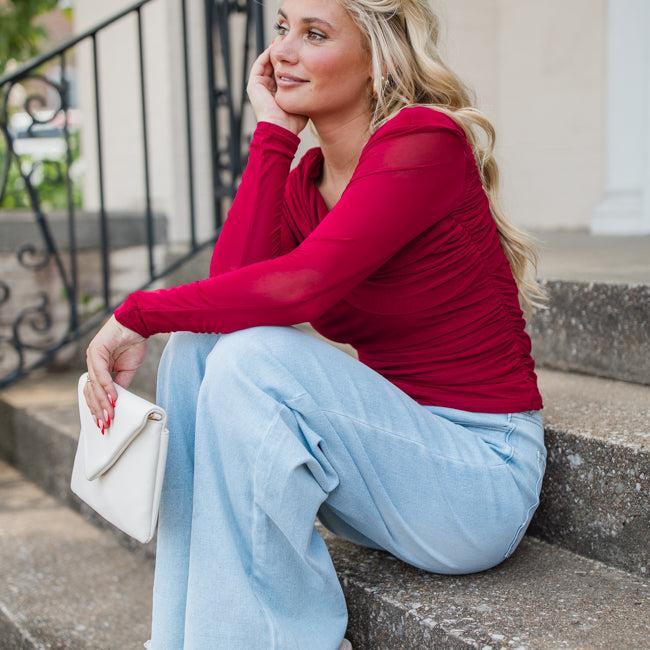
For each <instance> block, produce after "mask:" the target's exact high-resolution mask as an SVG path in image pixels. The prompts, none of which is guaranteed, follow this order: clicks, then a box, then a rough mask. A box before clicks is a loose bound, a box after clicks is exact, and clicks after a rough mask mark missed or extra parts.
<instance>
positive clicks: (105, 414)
mask: <svg viewBox="0 0 650 650" xmlns="http://www.w3.org/2000/svg"><path fill="white" fill-rule="evenodd" d="M104 422H108V411H107V410H106V409H104Z"/></svg>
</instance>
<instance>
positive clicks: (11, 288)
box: [0, 0, 264, 388]
mask: <svg viewBox="0 0 650 650" xmlns="http://www.w3.org/2000/svg"><path fill="white" fill-rule="evenodd" d="M156 1H157V0H140V1H139V2H136V3H134V4H132V5H130V6H128V7H126V8H125V9H124V10H122V11H120V12H119V13H117V14H115V15H114V16H112V17H110V18H108V19H106V20H104V21H102V22H101V23H99V24H97V25H95V26H94V27H92V28H91V29H88V30H86V31H84V32H83V33H81V34H79V35H78V36H75V37H74V38H72V39H69V40H68V41H66V42H64V43H62V44H61V45H59V46H58V47H56V48H54V49H52V50H51V51H50V52H47V53H45V54H43V55H40V56H38V57H35V58H34V59H32V60H30V61H28V62H27V63H26V64H24V65H23V66H21V67H20V68H18V69H16V70H14V71H12V72H10V73H8V74H5V75H4V76H1V77H0V136H1V137H0V153H2V155H1V156H0V226H3V224H2V221H3V212H4V211H5V210H4V209H3V207H2V206H3V202H4V201H5V198H6V196H7V193H8V190H9V180H10V171H11V169H12V166H13V169H14V170H15V171H14V175H15V180H17V182H18V183H19V185H21V186H22V190H23V192H24V195H25V196H26V197H27V204H28V209H27V210H24V209H23V210H24V211H25V212H27V213H28V214H29V217H30V219H29V220H30V223H31V226H35V228H36V234H35V235H33V234H32V235H30V236H26V239H27V241H22V242H20V243H17V244H16V245H15V246H14V247H13V249H12V250H10V251H8V250H5V249H6V247H5V246H0V388H3V387H5V386H8V385H9V384H11V383H13V382H14V381H16V380H17V379H19V378H20V377H23V376H25V375H26V374H27V373H28V372H29V371H31V370H33V369H34V368H37V367H39V366H43V365H46V364H48V363H49V362H51V361H52V360H53V359H54V358H55V356H56V355H57V353H58V352H59V351H60V350H61V349H62V348H63V347H64V346H66V345H67V344H69V343H71V342H72V341H75V340H78V339H80V338H81V337H83V336H84V335H85V334H87V333H88V332H90V331H91V330H93V329H95V328H96V327H97V326H98V325H99V324H101V322H102V321H103V320H104V318H105V317H106V316H107V315H108V314H109V313H111V312H112V311H113V310H114V309H115V307H116V306H117V304H119V300H117V301H116V300H115V297H114V292H113V291H112V287H111V280H112V273H111V271H112V269H111V262H110V242H109V236H108V235H109V229H108V219H107V210H106V201H105V192H104V181H105V169H104V168H105V161H104V149H103V137H102V116H101V102H100V99H101V94H102V84H101V80H100V75H99V65H98V61H99V55H98V47H97V42H98V35H99V34H100V33H101V32H102V31H103V30H105V29H106V28H108V27H109V26H111V25H113V24H115V23H117V22H118V21H121V20H124V19H125V17H127V16H133V15H135V18H136V24H137V44H138V57H137V61H136V62H135V65H137V66H138V73H139V82H140V84H139V97H138V102H139V115H138V118H139V120H140V123H141V127H142V138H141V141H140V143H139V146H141V149H142V166H143V178H144V197H145V201H144V204H145V208H144V212H143V218H144V224H145V229H146V230H145V243H146V254H147V278H146V281H145V282H144V283H143V284H141V285H140V286H134V287H131V288H130V289H129V290H130V291H134V290H136V289H145V288H147V287H148V286H150V285H151V284H152V283H153V282H155V281H156V280H159V279H160V278H162V277H164V276H166V275H167V274H169V273H171V272H173V271H174V270H176V269H177V268H178V267H179V266H180V265H182V264H183V263H184V262H186V261H187V260H188V259H190V258H191V257H193V256H195V255H196V254H197V253H199V252H200V251H202V250H203V249H204V248H206V247H208V246H213V245H214V242H215V240H216V237H218V235H219V232H220V230H221V227H222V225H223V205H222V204H223V201H224V199H226V198H230V199H232V197H233V196H234V193H235V190H236V180H237V179H238V178H239V177H240V176H241V172H242V170H243V168H244V166H245V157H246V156H245V153H242V145H247V142H248V141H249V140H250V135H248V136H247V137H245V136H244V134H242V122H243V119H242V118H243V113H244V110H245V108H246V104H247V99H246V96H245V83H243V79H244V77H242V83H241V88H242V92H241V95H240V96H238V97H234V92H233V90H232V89H233V88H234V83H233V76H234V70H233V64H232V59H233V57H232V52H231V48H232V41H233V39H232V36H233V33H232V31H233V27H232V21H231V17H232V16H234V15H235V14H240V13H241V14H245V17H246V21H245V27H244V33H243V38H244V43H243V47H244V56H243V61H244V64H245V69H244V74H245V73H246V70H247V69H248V66H249V63H250V62H249V56H250V52H249V50H250V41H251V38H250V36H251V34H252V35H253V36H254V38H255V42H256V46H257V47H256V53H255V54H254V55H255V56H257V54H258V53H259V52H261V51H262V49H263V43H264V29H263V16H262V4H261V3H259V2H258V1H257V0H251V1H250V2H248V1H246V2H241V1H239V2H233V1H229V0H205V1H204V4H203V8H204V12H205V21H204V22H205V25H206V34H205V36H206V59H207V72H208V84H209V88H208V90H209V92H208V97H209V107H208V108H209V115H210V132H209V134H206V136H207V137H209V141H210V145H211V162H212V182H213V188H214V201H213V214H214V232H213V233H212V234H211V235H210V236H209V237H208V238H207V239H206V240H205V241H198V239H197V229H196V223H195V205H194V170H193V152H192V133H193V130H192V115H193V113H194V112H195V111H194V110H193V106H192V102H191V93H190V90H191V78H190V57H189V52H188V43H189V34H188V12H187V7H186V2H187V0H174V1H178V2H179V10H180V14H181V17H182V29H181V38H182V43H181V49H182V54H183V70H184V93H185V114H186V120H185V125H184V134H183V137H184V140H185V143H184V144H185V146H186V150H187V168H186V170H185V172H184V173H186V174H187V182H188V197H189V198H188V203H189V204H188V218H189V224H188V226H189V233H190V241H189V250H188V252H187V253H186V254H183V255H182V256H180V257H177V258H176V259H175V260H174V261H173V262H171V263H168V264H166V265H164V267H161V266H162V265H156V263H155V259H154V244H155V240H156V237H155V235H156V231H155V228H154V225H155V224H154V216H153V211H152V205H151V192H150V164H149V142H148V138H149V126H148V123H147V105H146V94H145V85H146V79H147V72H148V71H147V68H146V66H145V58H144V52H143V13H142V7H143V6H144V5H146V4H149V3H151V2H156ZM170 1H171V0H170ZM84 42H85V43H90V46H91V47H90V56H91V64H92V83H93V92H94V100H95V101H94V109H93V111H94V127H93V128H94V134H93V135H94V140H95V145H96V160H95V161H94V165H93V170H96V173H97V187H98V199H99V209H98V215H97V217H98V226H99V238H98V248H99V255H100V263H99V267H100V268H99V270H98V271H97V275H98V276H99V277H98V282H97V284H99V286H100V288H99V290H98V293H100V294H101V297H96V303H97V304H96V305H95V308H94V310H92V311H91V313H89V314H88V313H83V309H82V307H83V301H80V272H81V268H80V267H81V264H80V257H79V247H78V245H77V238H76V237H77V235H76V233H77V227H76V223H77V222H78V220H79V216H78V214H77V213H78V211H80V206H79V205H78V202H76V201H75V200H74V186H73V180H72V178H71V174H70V170H71V167H72V164H73V147H72V133H71V129H70V120H69V116H70V111H71V106H70V85H69V82H68V80H67V72H68V66H69V65H70V64H69V61H70V58H71V57H70V54H71V53H72V52H73V51H74V50H75V48H78V46H79V44H81V43H84ZM52 62H57V63H58V71H59V74H58V79H53V78H51V77H49V76H46V75H45V74H42V72H41V68H42V66H44V65H46V64H49V63H52ZM218 69H223V70H224V71H225V74H224V77H225V78H224V79H218V78H217V70H218ZM35 85H40V89H38V90H36V91H31V92H30V93H29V94H26V95H25V96H24V97H23V98H22V108H23V111H24V115H25V116H26V117H27V119H28V121H29V123H28V124H27V126H26V128H25V129H24V131H23V136H24V137H25V138H31V137H36V136H37V135H38V131H39V130H41V129H44V128H48V127H53V126H55V125H60V129H59V133H60V138H61V140H62V143H63V152H64V155H63V160H59V161H58V162H50V164H49V167H48V169H49V170H50V173H52V171H51V170H52V169H54V172H53V173H54V176H55V179H58V181H59V182H60V183H62V184H63V186H64V187H65V204H66V205H65V209H64V210H63V213H62V215H60V216H62V218H63V220H64V221H65V227H64V228H59V230H58V232H59V238H61V233H62V232H65V240H66V241H65V245H62V244H60V243H59V241H58V240H57V236H55V232H54V229H53V227H52V225H53V224H52V222H53V218H52V214H48V210H47V209H46V207H45V206H44V201H43V200H42V196H41V191H42V190H41V187H42V184H41V185H39V184H38V183H37V182H35V178H36V177H37V176H38V175H39V174H42V173H43V172H44V166H45V163H44V162H43V161H42V160H41V161H39V160H37V161H30V160H29V159H28V158H27V157H26V156H24V155H23V154H21V153H20V147H19V146H17V143H18V138H17V135H16V133H15V132H14V131H13V130H12V128H11V119H10V118H11V116H10V107H11V106H12V105H15V104H16V103H17V102H16V101H15V97H14V95H15V94H16V93H18V92H22V93H23V94H24V93H25V91H24V89H25V87H30V86H35ZM19 88H20V89H21V91H19V90H18V89H19ZM46 93H47V95H48V96H47V97H46ZM53 98H54V100H53ZM12 100H13V101H12ZM221 111H226V112H227V118H228V119H227V124H228V129H227V132H226V133H220V132H219V119H218V117H219V113H220V112H221ZM222 143H225V144H222ZM245 148H246V149H247V146H245ZM21 225H22V224H21ZM59 225H62V224H61V223H59ZM7 227H8V226H7V225H6V223H5V224H4V228H5V232H6V228H7ZM17 228H18V226H17ZM18 230H20V229H19V228H18ZM22 232H23V230H20V233H22ZM0 244H1V242H0ZM48 273H49V279H45V277H44V276H45V275H46V274H48ZM23 276H31V277H30V278H29V279H28V280H25V278H24V277H23ZM52 277H54V278H55V279H56V282H57V283H58V284H59V285H60V296H58V297H56V298H52V296H51V292H48V291H47V290H45V289H43V288H41V287H42V285H47V284H48V282H52V279H51V278H52ZM26 285H29V286H30V287H31V288H32V291H31V293H30V292H27V291H25V290H24V287H25V286H26ZM39 285H40V286H39ZM120 300H121V298H120ZM9 311H12V313H11V314H10V315H9V316H8V315H7V314H8V312H9Z"/></svg>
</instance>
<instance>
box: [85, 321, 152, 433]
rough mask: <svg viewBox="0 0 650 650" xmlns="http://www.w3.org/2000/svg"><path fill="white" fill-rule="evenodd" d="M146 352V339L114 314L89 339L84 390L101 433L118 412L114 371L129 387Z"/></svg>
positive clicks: (122, 384) (120, 380)
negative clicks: (87, 379) (86, 378)
mask: <svg viewBox="0 0 650 650" xmlns="http://www.w3.org/2000/svg"><path fill="white" fill-rule="evenodd" d="M146 352H147V339H146V338H145V337H144V336H141V335H140V334H138V333H137V332H134V331H133V330H130V329H129V328H128V327H124V325H122V324H121V323H119V322H118V321H117V319H116V318H115V316H114V315H112V316H111V317H110V319H109V320H108V321H106V323H105V324H104V325H103V327H102V328H101V329H100V330H99V332H97V334H96V335H95V337H94V338H93V340H92V341H91V342H90V343H89V345H88V348H87V350H86V363H87V365H88V377H89V381H88V382H87V383H86V385H85V386H84V389H83V394H84V397H85V399H86V403H87V404H88V408H89V409H90V412H91V413H92V414H93V417H94V418H95V423H96V424H97V426H98V427H99V428H100V429H101V432H102V434H103V433H104V429H106V428H108V427H109V426H110V424H111V421H112V420H113V418H114V416H115V410H114V409H115V401H116V400H117V391H116V390H115V386H114V385H113V379H112V377H111V373H116V374H115V383H116V384H119V385H120V386H123V387H124V388H127V387H128V385H129V384H130V383H131V380H132V379H133V376H134V375H135V372H136V370H137V369H138V368H139V367H140V365H142V360H143V359H144V356H145V354H146Z"/></svg>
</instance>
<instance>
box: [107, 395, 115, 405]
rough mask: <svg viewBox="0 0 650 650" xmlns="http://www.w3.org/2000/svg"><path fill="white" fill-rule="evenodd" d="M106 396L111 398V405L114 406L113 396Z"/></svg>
mask: <svg viewBox="0 0 650 650" xmlns="http://www.w3.org/2000/svg"><path fill="white" fill-rule="evenodd" d="M108 398H109V399H110V400H111V405H112V406H113V407H115V400H114V399H113V396H112V395H109V396H108Z"/></svg>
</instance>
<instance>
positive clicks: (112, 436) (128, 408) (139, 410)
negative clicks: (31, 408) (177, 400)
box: [77, 372, 167, 481]
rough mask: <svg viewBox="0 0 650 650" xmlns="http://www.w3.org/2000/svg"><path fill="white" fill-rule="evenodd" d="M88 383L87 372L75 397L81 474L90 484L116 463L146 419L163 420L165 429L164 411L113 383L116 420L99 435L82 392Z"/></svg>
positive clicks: (165, 416)
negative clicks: (81, 463) (81, 452)
mask: <svg viewBox="0 0 650 650" xmlns="http://www.w3.org/2000/svg"><path fill="white" fill-rule="evenodd" d="M87 381H88V372H84V373H83V374H82V375H81V377H79V382H78V385H77V395H78V402H79V419H80V422H81V432H80V436H79V438H80V439H79V443H80V444H83V452H84V474H85V476H86V478H87V479H88V480H89V481H92V480H94V479H95V478H97V477H98V476H101V475H102V474H103V473H104V472H106V471H107V470H108V469H109V468H110V467H111V466H112V465H113V463H115V461H117V459H118V458H119V457H120V455H121V454H122V453H123V452H124V450H125V449H126V448H127V447H128V446H129V444H130V443H131V442H132V441H133V440H134V439H135V437H136V436H137V435H138V434H139V433H140V432H141V431H142V430H143V429H144V427H145V425H146V424H147V420H159V421H162V422H161V425H160V430H161V431H162V430H163V429H164V427H165V421H166V419H167V414H166V413H165V410H164V409H163V408H162V407H160V406H158V405H157V404H154V403H153V402H150V401H148V400H146V399H144V398H142V397H140V396H139V395H136V394H135V393H132V392H131V391H129V390H127V389H126V388H124V387H123V386H120V385H119V384H116V383H115V382H113V385H114V386H115V389H116V391H117V402H116V404H115V409H114V411H115V417H114V419H113V420H111V426H110V427H109V428H108V429H107V430H106V432H105V434H104V435H102V433H101V431H100V430H99V429H98V428H97V425H96V424H95V420H94V418H93V416H92V413H91V412H90V408H89V407H88V404H87V403H86V398H85V397H84V394H83V390H84V386H85V385H86V382H87Z"/></svg>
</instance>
